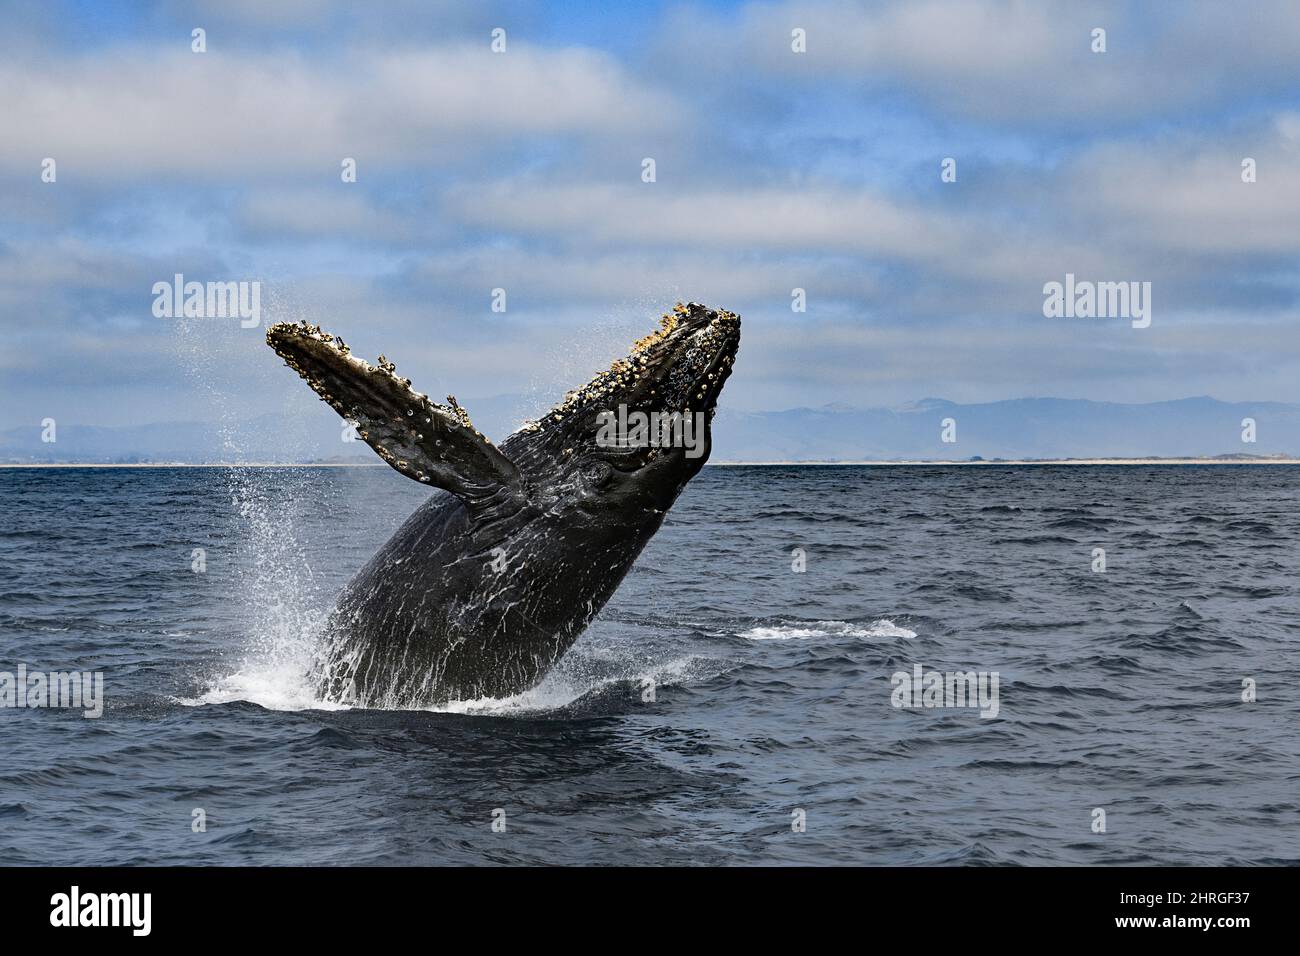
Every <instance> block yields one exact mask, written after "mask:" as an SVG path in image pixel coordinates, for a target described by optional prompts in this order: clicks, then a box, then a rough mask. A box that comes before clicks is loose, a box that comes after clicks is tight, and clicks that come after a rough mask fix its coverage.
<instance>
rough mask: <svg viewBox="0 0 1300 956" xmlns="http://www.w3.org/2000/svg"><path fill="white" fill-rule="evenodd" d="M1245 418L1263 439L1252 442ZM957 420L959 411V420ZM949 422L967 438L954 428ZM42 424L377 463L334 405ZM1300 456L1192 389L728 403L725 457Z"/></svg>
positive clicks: (243, 453)
mask: <svg viewBox="0 0 1300 956" xmlns="http://www.w3.org/2000/svg"><path fill="white" fill-rule="evenodd" d="M466 404H467V405H468V407H469V408H470V409H471V411H473V413H474V416H475V422H476V424H477V425H478V427H479V428H480V429H482V431H483V432H484V434H487V435H491V436H493V437H494V438H499V437H504V436H505V435H506V434H507V433H509V432H510V431H511V430H513V429H514V428H515V427H517V426H518V425H519V424H520V423H521V421H522V415H521V413H520V409H522V408H525V407H526V406H527V404H528V403H527V400H526V399H524V398H521V397H520V396H498V397H496V398H491V399H481V400H479V401H477V402H474V403H472V404H470V403H466ZM1244 419H1253V421H1254V423H1255V425H1254V428H1255V436H1256V440H1255V442H1253V443H1247V442H1244V441H1242V433H1243V427H1244V426H1243V425H1242V421H1243V420H1244ZM948 420H951V422H952V424H951V425H948V424H947V423H948ZM945 426H947V433H948V435H949V436H950V437H955V438H956V441H954V442H945V441H944V440H943V437H944V432H945ZM41 432H42V430H41V427H40V426H39V425H32V426H26V427H19V428H11V429H8V430H6V431H0V462H5V463H10V464H15V463H34V462H50V463H64V462H85V463H95V464H101V463H144V462H186V463H192V464H206V463H214V462H226V461H258V462H269V461H274V462H286V463H288V462H295V463H297V462H322V461H336V462H348V461H357V462H372V461H376V460H377V459H376V458H375V456H374V455H373V454H372V453H371V452H370V450H369V449H367V448H366V447H365V446H364V445H361V444H355V443H344V442H343V441H342V438H341V435H342V429H341V427H340V424H339V422H338V421H337V419H335V418H334V416H333V414H332V413H330V412H329V411H328V410H327V409H325V408H323V407H322V408H321V409H320V410H319V414H318V415H316V416H313V417H309V418H308V419H307V420H298V419H292V420H290V419H287V418H281V417H277V416H274V415H263V416H260V417H258V418H255V419H251V420H247V421H242V422H237V423H229V424H228V425H226V426H224V427H223V426H222V425H221V424H218V423H205V422H164V423H156V424H148V425H132V426H125V427H112V428H110V427H100V426H94V425H76V424H66V425H65V424H60V425H59V426H58V432H57V439H58V440H57V441H56V442H54V443H45V442H42V440H41ZM1224 455H1252V456H1282V455H1285V456H1300V405H1293V404H1285V403H1280V402H1220V401H1217V400H1216V399H1213V398H1208V397H1199V398H1184V399H1179V400H1177V401H1169V402H1152V403H1148V404H1140V405H1126V404H1120V403H1117V402H1092V401H1086V400H1081V399H1060V398H1022V399H1013V400H1010V401H1002V402H987V403H983V404H973V405H962V404H958V403H956V402H949V401H946V400H944V399H937V398H927V399H924V400H922V401H920V402H914V403H911V404H908V405H904V406H901V407H899V408H853V407H850V406H845V405H826V406H823V407H821V408H792V409H787V410H785V411H775V412H740V411H731V410H727V409H723V410H721V411H719V413H718V418H717V421H716V423H715V427H714V450H713V456H712V459H713V460H714V461H735V462H745V461H890V460H899V459H902V460H931V461H935V460H941V461H951V460H969V459H975V458H983V459H986V460H988V459H997V458H1002V459H1025V458H1030V459H1033V458H1145V457H1166V458H1177V457H1188V458H1192V457H1206V458H1208V457H1215V456H1224Z"/></svg>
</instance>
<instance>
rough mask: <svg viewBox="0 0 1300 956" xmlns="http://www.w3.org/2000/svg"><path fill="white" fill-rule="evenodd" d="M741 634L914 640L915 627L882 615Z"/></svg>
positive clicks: (779, 638) (771, 637)
mask: <svg viewBox="0 0 1300 956" xmlns="http://www.w3.org/2000/svg"><path fill="white" fill-rule="evenodd" d="M736 636H737V637H746V638H749V639H750V640H751V641H789V640H793V639H804V640H806V639H808V638H818V637H854V638H876V637H885V638H888V637H901V638H905V639H907V640H911V639H912V638H914V637H916V632H915V631H910V630H908V629H907V628H905V627H899V626H898V625H897V624H895V623H894V622H893V621H890V620H887V619H885V618H881V619H880V620H878V621H872V622H871V623H870V624H853V623H850V622H848V621H813V622H812V623H811V624H799V625H794V624H779V625H776V626H774V627H751V628H750V629H749V630H747V631H741V632H739V633H738V634H737V635H736Z"/></svg>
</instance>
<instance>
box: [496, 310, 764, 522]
mask: <svg viewBox="0 0 1300 956" xmlns="http://www.w3.org/2000/svg"><path fill="white" fill-rule="evenodd" d="M739 345H740V318H739V317H738V316H736V315H734V314H733V313H731V312H726V311H723V310H714V309H709V308H706V307H705V306H702V305H698V304H696V303H691V304H689V305H681V304H678V305H677V306H676V308H675V309H674V310H673V311H672V312H671V313H668V314H666V315H664V317H663V319H662V321H661V322H660V327H659V328H658V329H656V330H655V331H653V332H651V333H650V334H649V335H647V336H645V337H644V338H642V339H640V340H639V341H637V342H636V343H634V344H633V346H632V349H631V351H630V352H629V353H628V355H627V356H626V357H625V358H621V359H618V360H617V361H615V362H614V363H613V364H612V365H611V366H610V367H609V368H608V369H607V370H605V371H603V372H601V373H599V374H597V375H596V376H595V377H594V378H592V380H591V381H590V382H588V383H587V384H586V385H584V386H582V387H580V388H577V389H574V390H572V391H570V392H569V393H568V394H567V395H565V397H564V400H563V401H562V402H561V403H560V404H559V405H557V406H556V407H555V408H553V409H552V410H551V411H550V412H548V413H547V414H546V415H544V416H543V417H542V418H540V419H539V420H538V421H536V422H530V423H529V424H527V425H525V426H524V427H523V428H522V429H520V430H519V431H518V432H516V433H515V434H514V435H512V436H511V437H510V439H509V440H508V441H507V442H506V443H505V445H503V451H506V453H507V454H508V455H509V457H510V459H511V460H512V461H513V462H514V463H515V464H516V465H517V466H518V467H519V469H520V471H521V472H522V473H523V475H524V476H525V478H526V479H527V480H528V481H529V483H530V484H531V486H532V488H533V489H534V490H533V494H534V495H539V494H540V495H541V496H543V497H544V498H545V499H546V500H547V501H548V502H550V503H551V504H552V505H553V506H554V505H562V504H569V505H572V506H574V507H579V508H584V509H586V510H588V511H590V512H593V513H599V512H602V511H610V512H616V513H618V514H619V515H621V518H622V520H623V521H625V522H626V521H631V520H633V519H634V518H635V516H636V515H637V514H638V513H642V512H644V513H646V514H655V513H660V514H661V513H662V512H663V511H664V510H666V509H667V508H668V507H669V506H670V505H671V504H672V502H673V501H674V500H675V499H676V497H677V495H678V494H679V493H680V491H681V489H682V488H683V487H684V486H685V485H686V483H687V482H688V481H690V479H691V478H693V477H694V476H695V475H696V474H697V473H698V472H699V470H700V469H701V468H702V467H703V466H704V463H705V462H706V461H707V460H708V457H709V453H710V451H711V450H712V422H713V416H714V414H715V412H716V410H717V403H718V396H719V395H720V393H721V392H722V386H723V384H724V383H725V382H726V381H727V378H728V376H730V375H731V370H732V365H733V363H734V361H735V358H736V352H737V349H738V348H739Z"/></svg>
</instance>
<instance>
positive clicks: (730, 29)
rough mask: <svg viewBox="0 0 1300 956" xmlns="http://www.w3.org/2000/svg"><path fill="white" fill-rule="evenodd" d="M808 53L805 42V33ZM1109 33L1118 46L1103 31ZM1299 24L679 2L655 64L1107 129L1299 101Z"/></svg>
mask: <svg viewBox="0 0 1300 956" xmlns="http://www.w3.org/2000/svg"><path fill="white" fill-rule="evenodd" d="M796 27H797V28H801V29H803V30H805V31H806V34H807V52H806V53H803V54H795V53H793V52H792V51H791V47H790V42H791V30H792V29H794V28H796ZM1094 28H1102V29H1105V30H1106V40H1107V48H1106V52H1105V53H1094V52H1093V51H1092V31H1093V29H1094ZM1298 47H1300V17H1297V16H1296V12H1295V8H1294V6H1293V5H1292V4H1290V3H1288V2H1286V0H1261V2H1258V3H1252V4H1250V5H1248V6H1244V7H1242V6H1234V5H1225V4H1222V3H1217V2H1213V0H1198V2H1189V3H1180V4H1177V5H1173V6H1161V7H1159V8H1145V9H1144V8H1143V7H1141V6H1139V5H1135V4H1131V3H1122V2H1103V3H1089V4H1078V3H1071V2H1069V0H1050V2H1046V0H1045V2H1035V3H1023V2H1015V0H888V2H877V3H856V2H848V0H832V2H821V3H816V2H814V3H779V4H773V3H751V4H747V5H745V6H744V7H742V8H741V10H740V11H739V12H738V13H736V14H711V13H705V12H703V11H702V10H701V9H699V8H691V7H687V8H678V10H677V12H676V14H675V16H674V17H673V19H671V20H669V21H668V23H667V24H666V25H665V27H664V30H663V33H662V35H661V37H660V38H659V42H658V45H657V46H656V47H655V51H654V52H655V58H656V59H658V60H662V59H664V58H667V59H668V60H669V62H670V63H671V65H672V66H673V67H674V69H673V70H670V71H669V72H670V75H671V74H672V73H677V74H678V75H679V77H680V79H681V81H682V82H683V83H698V82H700V77H701V76H707V77H708V78H709V79H710V80H711V81H713V82H723V83H726V82H728V81H729V80H730V81H731V82H735V83H744V84H748V85H752V84H754V83H756V82H757V83H761V82H764V81H768V82H770V81H772V80H778V81H779V82H780V83H782V84H784V85H786V86H793V87H794V88H795V89H796V90H798V91H799V92H800V94H806V92H807V91H808V90H810V89H813V88H817V87H823V88H824V87H825V85H826V84H828V83H832V84H835V83H838V84H840V85H843V86H852V87H853V88H854V89H856V90H857V92H858V94H859V95H860V96H863V97H876V96H880V95H882V94H892V95H901V96H903V97H906V98H915V99H920V100H922V101H923V102H924V103H925V105H926V107H928V108H929V109H932V110H934V111H936V112H937V113H939V114H941V115H946V116H948V117H952V118H958V119H963V120H977V121H984V122H994V123H997V124H1000V125H1004V126H1010V127H1025V126H1028V127H1044V126H1046V127H1050V128H1055V129H1060V130H1067V131H1068V130H1071V129H1074V130H1076V131H1077V130H1080V129H1096V128H1107V127H1113V126H1119V125H1124V124H1130V123H1133V122H1136V121H1139V120H1142V119H1148V118H1153V117H1164V116H1170V115H1177V114H1188V113H1191V114H1202V115H1203V114H1205V113H1206V112H1208V111H1212V110H1217V109H1220V108H1222V107H1224V106H1231V105H1232V103H1233V102H1234V101H1235V100H1237V99H1239V98H1240V97H1241V95H1242V92H1241V91H1242V90H1243V89H1245V90H1249V91H1250V95H1251V96H1254V97H1258V96H1260V95H1263V94H1271V95H1273V96H1276V97H1280V98H1285V97H1289V96H1290V95H1291V91H1292V90H1293V89H1294V87H1295V84H1296V82H1297V81H1298V80H1300V60H1297V58H1296V57H1295V50H1296V49H1297V48H1298Z"/></svg>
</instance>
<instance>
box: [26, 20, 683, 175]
mask: <svg viewBox="0 0 1300 956" xmlns="http://www.w3.org/2000/svg"><path fill="white" fill-rule="evenodd" d="M684 113H685V111H684V110H683V109H682V108H681V107H680V106H678V105H675V104H674V103H673V101H672V100H671V99H670V98H669V97H667V96H666V95H665V94H663V93H660V92H657V91H655V90H652V89H648V88H646V87H645V86H644V85H643V84H639V83H637V82H635V81H633V80H632V79H631V78H630V77H629V76H627V75H626V73H625V72H624V70H623V69H622V68H621V67H620V66H619V65H618V64H617V63H615V62H614V61H612V60H611V59H610V58H609V57H607V56H605V55H604V54H601V53H599V52H595V51H590V50H582V49H572V50H549V49H541V48H536V47H530V46H527V45H525V44H522V43H514V44H511V45H510V46H509V47H508V52H506V53H501V54H494V53H492V52H491V51H490V50H489V48H488V45H487V42H486V40H485V41H484V42H483V43H482V44H480V45H477V46H469V45H464V44H458V45H453V46H445V47H435V48H420V49H403V48H399V49H369V50H361V51H354V52H346V53H340V54H338V55H328V56H324V57H318V58H312V57H308V56H307V55H305V54H304V53H302V52H299V51H289V50H281V51H276V52H275V54H274V55H271V56H258V55H252V54H250V53H247V52H221V51H215V50H213V51H210V52H208V53H202V54H196V53H191V52H189V50H188V47H187V46H182V47H181V48H180V49H176V48H175V46H173V47H172V48H170V49H165V48H158V47H144V46H132V47H115V48H112V49H108V50H96V51H94V52H92V53H86V54H77V55H70V56H68V57H66V58H64V59H62V60H61V61H59V62H53V63H51V62H39V61H32V60H28V61H26V62H23V61H20V60H7V61H5V62H4V63H0V122H2V123H3V127H4V129H5V138H6V147H5V150H4V151H3V154H0V163H2V164H4V165H6V166H8V167H10V168H11V169H24V170H25V169H31V170H33V171H36V170H38V164H39V162H40V160H41V158H42V157H46V156H50V157H53V158H55V159H56V160H57V161H58V162H59V165H60V175H61V176H62V177H65V178H67V179H92V180H95V179H107V180H120V179H132V178H144V177H149V176H155V175H157V174H159V173H163V174H169V175H183V176H189V177H201V178H203V179H205V180H208V181H221V180H223V179H225V178H227V177H229V176H231V175H232V174H239V175H242V176H248V175H249V174H253V175H256V174H258V173H273V172H277V171H284V170H293V171H296V172H298V173H303V172H306V173H307V174H308V175H309V176H313V177H319V180H320V181H321V182H331V181H332V182H337V181H338V178H339V163H340V160H341V158H343V157H345V156H347V157H354V158H356V159H357V161H358V165H359V167H360V170H361V171H360V175H359V178H360V176H365V175H366V174H367V167H368V165H369V166H370V167H371V168H372V169H373V167H374V166H376V165H378V166H385V167H392V166H399V167H400V166H411V165H419V166H427V165H428V164H430V163H438V162H440V161H442V162H457V161H464V160H466V159H467V158H468V157H469V156H470V155H472V154H475V153H479V152H482V151H485V150H491V149H493V148H494V147H496V146H497V145H498V144H500V143H501V142H502V141H503V140H507V139H509V138H511V137H515V136H520V135H530V136H541V135H555V136H565V137H618V136H620V135H623V134H626V133H627V132H628V131H631V130H654V129H658V128H662V127H663V126H664V125H665V124H666V123H676V122H679V121H680V120H681V118H682V116H683V115H684Z"/></svg>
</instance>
